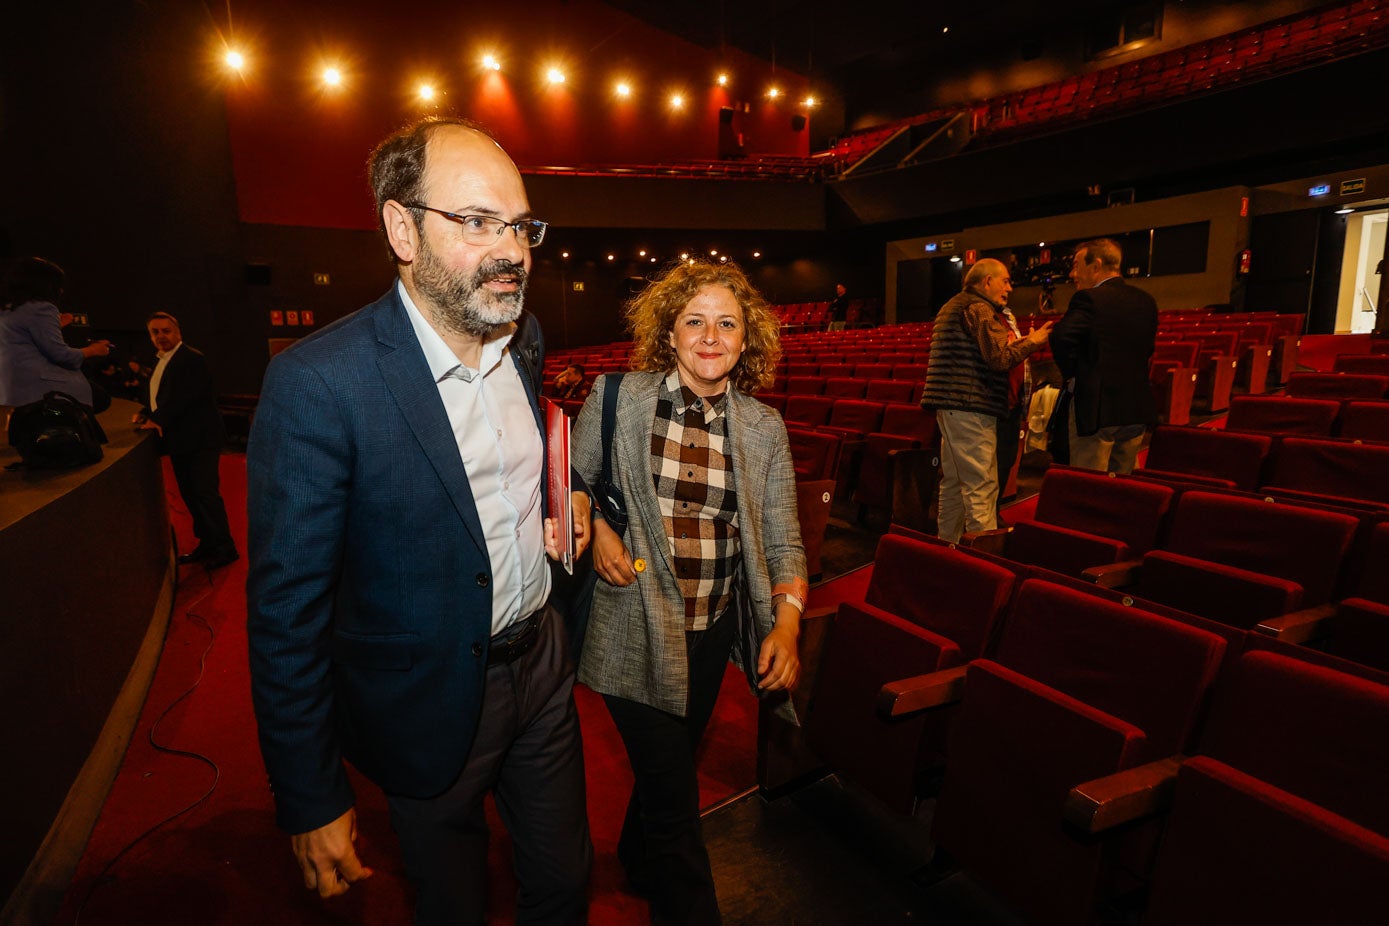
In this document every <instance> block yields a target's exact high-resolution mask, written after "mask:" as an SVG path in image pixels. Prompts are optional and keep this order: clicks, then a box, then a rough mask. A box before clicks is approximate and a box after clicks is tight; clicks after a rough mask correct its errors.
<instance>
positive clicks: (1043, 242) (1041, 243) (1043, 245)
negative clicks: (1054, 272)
mask: <svg viewBox="0 0 1389 926" xmlns="http://www.w3.org/2000/svg"><path fill="white" fill-rule="evenodd" d="M1046 246H1047V243H1046V242H1045V241H1038V242H1037V247H1039V248H1044V247H1046Z"/></svg>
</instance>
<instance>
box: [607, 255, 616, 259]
mask: <svg viewBox="0 0 1389 926" xmlns="http://www.w3.org/2000/svg"><path fill="white" fill-rule="evenodd" d="M608 260H617V255H616V254H609V255H608Z"/></svg>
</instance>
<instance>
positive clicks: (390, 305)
mask: <svg viewBox="0 0 1389 926" xmlns="http://www.w3.org/2000/svg"><path fill="white" fill-rule="evenodd" d="M376 339H377V343H378V344H379V345H380V346H381V355H380V356H379V357H378V358H377V361H376V364H377V367H378V369H380V371H381V378H382V379H383V380H384V381H385V383H386V388H387V389H389V390H390V391H391V395H392V396H393V397H394V398H395V403H396V407H397V408H399V409H400V414H401V416H402V417H403V418H404V419H405V421H406V423H407V424H408V425H409V426H410V430H411V431H413V432H414V434H415V439H416V440H418V441H419V442H420V449H422V450H423V451H424V455H425V457H426V458H427V459H428V460H429V463H430V465H431V466H433V468H434V472H435V473H436V474H437V475H438V476H439V481H440V482H441V483H442V484H443V486H444V491H445V492H447V493H448V496H449V499H450V500H451V501H452V502H453V507H454V508H455V509H456V510H457V511H458V516H459V517H460V518H462V519H463V526H464V527H466V528H467V529H468V533H469V534H470V535H471V536H472V538H473V542H474V543H476V544H477V547H478V549H479V550H481V551H482V554H483V556H486V555H487V539H486V535H485V534H484V533H483V531H482V519H481V518H479V517H478V513H477V505H475V504H474V503H473V492H472V489H471V487H470V486H469V485H468V472H467V470H466V469H465V468H464V466H463V458H462V457H460V456H459V455H458V442H457V440H455V438H454V435H453V426H452V425H450V424H449V416H448V413H447V412H446V411H444V402H443V400H442V399H440V398H439V387H438V386H437V385H436V384H435V383H434V381H433V380H431V379H430V377H429V365H428V364H427V363H425V359H424V351H423V350H421V349H420V342H419V340H418V339H417V338H416V337H415V332H414V329H413V328H411V327H410V319H409V318H408V317H407V316H406V314H405V306H404V305H403V304H401V301H400V296H399V295H398V294H397V292H396V290H395V288H394V287H392V289H391V292H390V295H389V296H388V297H387V304H386V305H385V306H382V311H379V312H378V313H377V315H376Z"/></svg>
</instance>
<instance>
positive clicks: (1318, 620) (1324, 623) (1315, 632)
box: [1254, 604, 1336, 643]
mask: <svg viewBox="0 0 1389 926" xmlns="http://www.w3.org/2000/svg"><path fill="white" fill-rule="evenodd" d="M1335 616H1336V606H1335V605H1334V604H1322V605H1317V606H1316V607H1314V608H1303V609H1302V610H1300V611H1289V612H1288V613H1287V614H1280V615H1279V616H1278V617H1270V618H1269V619H1268V620H1266V621H1264V622H1263V623H1261V624H1259V625H1258V626H1256V627H1255V628H1254V629H1255V630H1257V631H1258V632H1259V633H1262V634H1266V635H1268V636H1270V637H1277V638H1278V639H1280V640H1282V641H1283V642H1285V643H1306V642H1307V641H1308V640H1315V639H1316V638H1318V637H1324V636H1326V635H1327V633H1328V631H1329V630H1330V624H1331V620H1332V618H1334V617H1335Z"/></svg>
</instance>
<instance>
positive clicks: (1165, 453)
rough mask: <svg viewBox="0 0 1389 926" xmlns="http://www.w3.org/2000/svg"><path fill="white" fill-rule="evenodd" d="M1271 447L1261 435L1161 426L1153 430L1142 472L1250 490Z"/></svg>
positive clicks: (1257, 480) (1269, 441)
mask: <svg viewBox="0 0 1389 926" xmlns="http://www.w3.org/2000/svg"><path fill="white" fill-rule="evenodd" d="M1272 446H1273V439H1272V438H1271V437H1269V436H1267V435H1265V434H1240V433H1237V432H1234V431H1214V430H1211V429H1210V428H1186V427H1173V426H1170V425H1163V426H1161V427H1158V428H1157V429H1155V430H1154V431H1153V439H1152V443H1151V444H1149V446H1148V457H1147V461H1146V462H1145V463H1144V469H1155V470H1162V471H1163V472H1167V473H1184V474H1191V475H1196V476H1204V477H1208V478H1211V479H1223V480H1228V481H1229V482H1231V483H1233V488H1237V489H1253V488H1254V487H1255V486H1257V485H1258V484H1259V478H1260V475H1261V473H1262V472H1263V466H1264V459H1265V458H1266V457H1267V456H1268V453H1269V448H1270V447H1272Z"/></svg>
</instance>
